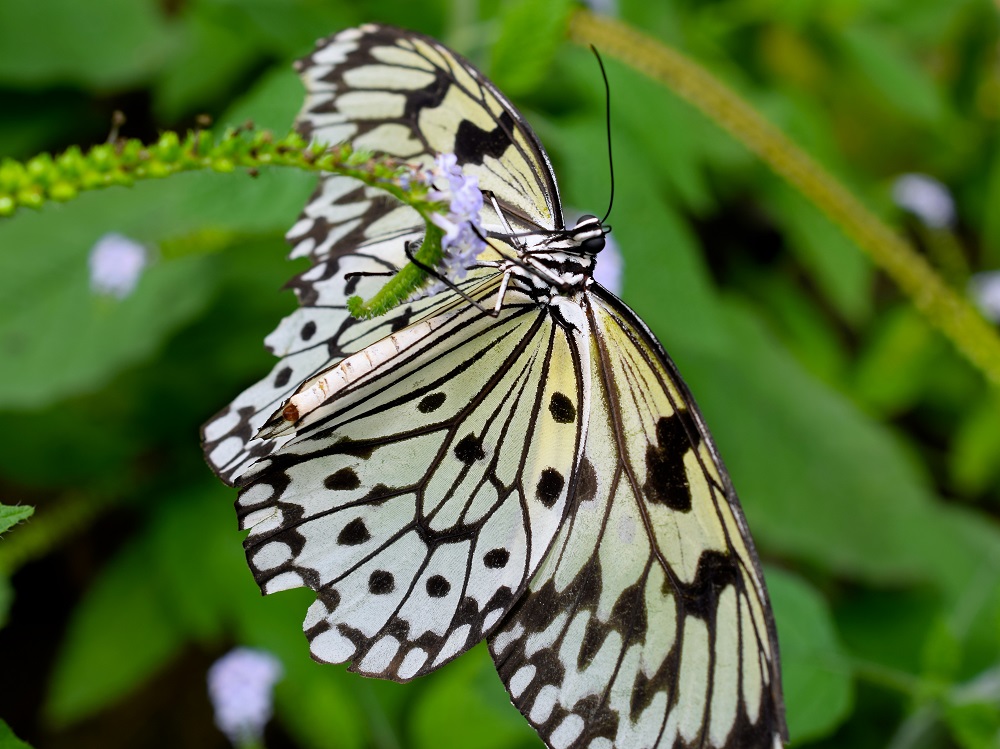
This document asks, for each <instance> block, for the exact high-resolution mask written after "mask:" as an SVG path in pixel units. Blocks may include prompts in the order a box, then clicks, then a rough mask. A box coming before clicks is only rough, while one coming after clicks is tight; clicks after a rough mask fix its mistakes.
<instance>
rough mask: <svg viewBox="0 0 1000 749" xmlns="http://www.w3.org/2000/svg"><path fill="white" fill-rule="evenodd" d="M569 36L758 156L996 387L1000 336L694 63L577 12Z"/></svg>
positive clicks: (824, 174) (617, 25) (895, 237)
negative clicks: (662, 89)
mask: <svg viewBox="0 0 1000 749" xmlns="http://www.w3.org/2000/svg"><path fill="white" fill-rule="evenodd" d="M569 36H570V39H571V40H572V41H573V42H575V43H577V44H580V45H583V46H587V45H590V44H594V45H596V46H597V47H598V48H599V49H600V50H601V53H602V54H605V55H607V56H609V57H613V58H615V59H617V60H619V61H620V62H623V63H625V64H626V65H628V66H629V67H632V68H634V69H635V70H637V71H639V72H641V73H643V74H645V75H647V76H649V77H650V78H652V79H653V80H655V81H657V82H659V83H661V84H663V85H664V86H666V87H667V88H669V89H670V90H671V91H673V92H674V93H675V94H677V95H678V96H680V97H681V98H682V99H684V100H685V101H687V102H688V103H689V104H692V105H693V106H695V107H696V108H697V109H699V110H701V112H702V113H704V114H705V115H707V116H708V117H709V118H710V119H711V120H713V121H714V122H715V123H716V124H717V125H719V126H720V127H722V128H723V129H725V130H726V131H728V132H729V134H730V135H732V136H733V137H734V138H736V139H737V140H738V141H740V142H741V143H743V144H744V145H745V146H746V147H747V148H749V149H750V150H751V151H753V152H754V153H755V154H757V155H758V156H759V157H760V158H761V160H763V161H764V163H765V164H767V165H768V166H769V167H770V168H771V169H772V170H773V171H774V172H775V173H776V174H777V175H779V176H780V177H782V178H783V179H785V180H786V181H787V182H788V183H789V184H790V185H792V187H794V188H795V189H796V190H798V191H799V192H800V193H802V194H803V195H804V196H805V197H806V198H808V199H809V200H811V201H812V202H813V204H814V205H815V206H816V207H817V208H819V210H820V211H822V212H823V214H825V215H826V217H827V218H828V219H829V220H830V221H832V222H833V223H834V224H836V225H837V226H838V227H840V229H841V231H843V232H844V234H846V235H847V237H848V238H849V239H851V240H852V241H853V242H854V243H855V244H856V245H857V246H858V247H859V248H861V250H863V251H864V252H865V253H867V255H868V256H869V257H870V258H871V259H872V260H873V261H874V263H875V264H876V265H877V266H878V267H879V268H881V269H882V270H884V271H885V272H886V274H887V275H888V276H889V277H890V278H891V279H892V280H893V281H894V282H895V283H896V285H897V286H899V288H900V289H901V290H902V291H903V293H904V294H906V295H907V296H908V297H909V298H910V300H911V302H912V303H913V305H914V307H916V309H917V310H918V311H919V312H920V313H921V314H922V315H924V316H925V317H926V318H927V319H928V320H929V321H930V322H931V324H932V325H934V326H935V327H936V328H937V329H938V330H939V331H941V332H942V333H943V334H944V335H945V336H946V337H947V338H948V339H949V340H951V342H952V343H953V344H954V345H955V347H956V348H957V349H958V351H959V352H960V353H961V354H962V355H963V356H964V357H965V358H966V359H967V360H968V361H969V362H970V363H972V364H973V366H975V367H976V368H977V369H979V370H980V371H981V372H983V374H985V375H986V377H987V378H988V379H989V380H990V381H991V382H992V383H993V384H994V385H995V386H1000V336H998V335H997V332H996V331H995V330H994V329H993V327H992V326H991V325H990V324H989V323H988V322H987V321H986V320H984V319H983V317H982V316H981V315H980V314H979V313H978V311H976V309H975V308H974V307H973V306H972V305H971V304H969V303H968V302H967V301H966V300H965V299H963V298H962V297H961V296H959V295H958V294H956V293H955V292H954V291H953V290H952V289H951V288H950V287H949V286H948V284H947V283H945V281H944V280H943V279H942V278H941V277H940V276H939V275H938V274H937V273H936V272H935V271H934V269H933V268H932V267H931V266H930V264H929V263H928V262H927V261H926V260H925V259H924V258H923V257H922V256H921V255H919V254H917V252H916V251H914V249H913V247H912V246H911V245H910V244H909V242H907V241H906V240H905V239H904V238H903V237H902V236H900V235H899V233H897V232H896V231H894V230H893V229H892V228H891V227H889V226H888V225H887V224H886V223H885V222H883V221H882V220H881V219H879V218H878V217H877V216H876V215H875V214H874V213H872V212H871V211H870V210H868V208H866V207H865V206H864V205H863V204H862V203H861V202H860V201H859V200H858V199H857V198H856V197H854V195H852V194H851V192H850V191H849V190H848V189H847V188H846V187H844V186H843V185H842V184H841V183H840V182H838V181H837V180H836V179H835V178H834V177H833V176H832V175H831V174H830V173H829V172H827V171H825V170H824V169H823V168H822V167H821V166H820V165H819V164H818V163H817V162H816V161H815V160H814V159H813V158H812V157H810V156H809V155H808V154H807V153H806V152H805V151H804V150H802V149H801V148H800V147H799V146H797V145H796V144H795V143H794V142H793V141H792V140H791V139H790V138H789V137H788V136H786V135H785V134H784V133H782V132H781V131H780V130H779V129H778V128H777V127H775V126H774V125H773V124H771V123H770V122H768V121H767V120H766V119H764V117H762V116H761V115H760V114H758V112H757V111H756V110H755V109H754V108H753V107H751V106H750V105H749V104H748V103H747V102H746V101H745V100H744V99H742V98H741V97H740V96H738V95H737V94H736V93H735V92H734V91H732V90H731V89H730V88H729V87H727V86H726V85H725V84H724V83H722V82H721V81H720V80H719V79H718V78H716V77H715V76H713V75H712V74H711V73H709V72H708V71H707V70H706V69H705V68H703V67H701V66H700V65H699V64H698V63H696V62H695V61H694V60H691V59H690V58H688V57H686V56H685V55H683V54H682V53H680V52H679V51H677V50H676V49H673V48H671V47H668V46H667V45H665V44H663V43H662V42H660V41H658V40H656V39H653V38H652V37H650V36H647V35H645V34H643V33H641V32H639V31H636V30H635V29H632V28H630V27H629V26H627V25H625V24H623V23H621V22H619V21H616V20H614V19H610V18H606V17H602V16H597V15H595V14H593V13H590V12H589V11H585V10H579V11H577V12H576V13H574V15H573V16H572V17H571V19H570V25H569Z"/></svg>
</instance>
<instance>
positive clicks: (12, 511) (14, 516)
mask: <svg viewBox="0 0 1000 749" xmlns="http://www.w3.org/2000/svg"><path fill="white" fill-rule="evenodd" d="M34 513H35V508H34V507H30V506H28V505H16V506H13V507H12V506H10V505H0V533H3V532H4V531H7V530H10V529H11V528H13V527H14V526H15V525H17V524H18V523H20V522H21V521H22V520H27V519H28V518H30V517H31V516H32V515H33V514H34Z"/></svg>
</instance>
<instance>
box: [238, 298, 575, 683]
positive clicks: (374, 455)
mask: <svg viewBox="0 0 1000 749" xmlns="http://www.w3.org/2000/svg"><path fill="white" fill-rule="evenodd" d="M495 284H496V279H494V281H493V286H492V290H493V291H495ZM519 297H520V300H521V301H520V302H519V301H518V299H519ZM358 356H362V357H364V358H365V360H366V361H367V362H368V363H369V364H370V365H371V368H370V369H367V370H366V371H365V372H364V373H363V374H361V375H360V376H358V377H357V378H356V379H355V380H353V381H351V382H349V383H347V384H346V385H344V387H343V388H342V389H341V390H340V391H339V392H337V393H335V394H333V395H332V397H330V398H329V399H328V400H327V401H326V402H325V403H324V404H323V406H322V407H321V408H320V409H318V410H317V411H315V412H313V413H312V414H310V415H309V416H308V417H303V419H302V420H301V421H300V422H299V423H297V424H296V425H295V431H294V436H293V437H292V438H291V439H290V440H288V441H287V442H286V443H285V444H283V445H282V446H281V449H280V450H278V451H276V452H275V453H274V454H273V455H270V456H267V457H264V458H261V459H260V460H259V461H258V462H257V463H256V464H255V465H254V466H253V467H252V468H251V469H249V470H248V471H247V473H246V474H244V476H243V478H242V479H241V480H240V483H241V485H242V491H241V494H240V498H239V500H238V503H237V507H238V511H239V514H240V517H241V525H242V527H244V528H247V529H249V531H250V534H249V536H248V537H247V540H246V550H247V558H248V560H249V562H250V565H251V568H252V569H253V571H254V575H255V577H256V578H257V581H258V583H259V584H260V586H261V589H262V590H263V591H264V592H265V593H271V592H275V591H277V590H284V589H287V588H291V587H301V586H308V587H311V588H313V589H314V590H316V591H317V593H318V595H317V600H316V602H315V603H314V604H313V606H312V607H311V608H310V610H309V613H308V615H307V618H306V622H305V628H306V633H307V636H308V637H309V639H310V642H311V649H312V652H313V655H314V657H316V658H317V659H319V660H322V661H326V662H334V663H341V662H345V661H348V660H350V661H352V669H354V670H357V671H360V672H362V673H364V674H367V675H370V676H381V677H384V678H391V679H397V680H408V679H411V678H413V677H415V676H418V675H420V674H423V673H426V672H427V671H429V670H431V669H433V668H437V667H438V666H440V665H441V664H443V663H445V662H447V661H448V660H450V659H451V658H453V657H455V656H456V655H458V654H459V653H461V652H464V651H465V650H466V649H468V648H469V647H471V646H472V645H474V644H475V643H476V642H478V641H479V640H481V639H482V638H483V637H484V636H485V635H486V634H488V633H489V632H490V631H491V630H492V629H493V628H494V627H495V626H496V625H497V624H498V623H499V622H500V621H501V619H502V618H503V617H504V616H505V615H506V613H507V611H508V610H509V609H510V607H511V606H512V605H513V603H514V601H515V600H516V599H517V598H518V597H519V596H520V594H521V593H522V592H523V590H524V588H525V587H526V586H527V583H528V580H529V579H530V577H531V575H532V574H533V573H534V571H535V570H536V569H537V568H538V566H539V564H540V563H541V561H542V559H543V557H544V555H545V553H546V552H547V550H548V548H549V546H550V545H551V542H552V539H553V538H554V537H555V534H556V531H557V530H558V528H559V526H560V524H561V523H562V520H563V516H564V514H565V509H566V498H567V496H568V495H569V494H570V490H571V485H570V481H569V479H570V476H571V473H572V469H573V464H574V461H575V459H576V455H577V452H578V450H579V448H580V445H581V444H582V443H581V439H582V437H581V435H582V433H583V430H584V428H585V423H584V421H583V420H582V419H583V415H584V414H586V413H587V409H586V405H585V404H586V400H587V398H588V394H587V392H585V391H584V390H582V389H581V386H580V385H581V382H582V379H583V373H582V371H581V369H580V368H581V366H583V365H582V364H581V363H580V360H579V341H577V340H575V339H574V338H573V334H572V333H571V332H569V331H568V330H567V329H566V328H564V327H562V326H561V325H559V324H556V323H555V322H554V317H553V315H551V314H550V313H549V312H548V311H547V310H545V309H544V308H539V307H538V306H537V305H535V304H534V303H533V302H532V301H531V300H530V299H527V298H526V297H523V296H521V295H519V294H517V293H511V294H510V295H509V297H508V304H506V305H505V306H504V308H503V311H502V313H501V314H500V315H499V316H498V317H497V318H495V319H494V318H493V317H491V316H489V315H484V314H483V313H481V312H479V311H478V310H476V309H475V308H474V307H470V306H468V305H465V304H463V305H461V306H460V307H458V308H457V311H456V309H454V308H453V309H452V310H451V311H449V312H445V313H442V314H440V315H438V316H437V317H431V318H427V319H425V320H424V321H421V322H418V323H414V324H413V325H412V326H411V327H410V328H407V329H403V330H402V331H400V332H399V334H398V335H397V336H394V340H393V339H390V340H388V341H384V342H383V343H382V344H380V345H377V346H373V347H369V348H368V349H365V351H364V352H362V354H359V355H358ZM351 362H352V360H351V359H348V360H345V364H351ZM351 369H352V370H353V371H361V370H360V368H358V367H353V366H352V367H351ZM533 436H534V437H536V438H540V439H536V438H533Z"/></svg>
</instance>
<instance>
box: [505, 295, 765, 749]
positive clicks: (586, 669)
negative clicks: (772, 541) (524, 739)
mask: <svg viewBox="0 0 1000 749" xmlns="http://www.w3.org/2000/svg"><path fill="white" fill-rule="evenodd" d="M587 304H588V318H589V325H590V330H591V334H592V341H593V349H592V357H591V362H592V364H591V370H590V375H591V404H592V406H591V414H590V419H589V424H588V429H587V436H586V443H585V446H584V451H583V456H582V458H581V461H580V464H579V467H578V478H577V481H576V490H575V494H574V496H573V498H572V500H571V501H572V504H571V508H570V513H569V515H568V517H567V521H566V524H565V525H564V527H563V528H562V529H561V531H560V533H559V536H558V537H557V539H556V541H555V543H554V544H553V547H552V550H551V551H550V553H549V555H548V557H547V558H546V560H545V561H544V563H543V564H542V567H541V568H540V570H539V571H538V573H537V574H536V575H535V578H534V579H533V580H532V582H531V586H530V590H529V593H528V594H527V595H526V596H525V597H524V598H523V599H522V600H521V601H520V602H519V603H518V604H517V606H516V607H515V609H514V610H513V611H512V613H511V615H510V617H509V618H508V619H507V620H506V621H505V622H504V624H503V626H502V628H501V629H500V630H499V631H498V632H497V633H496V634H494V635H493V636H492V637H491V640H490V645H491V650H492V652H493V655H494V659H495V660H496V662H497V668H498V670H499V672H500V675H501V677H502V678H503V680H504V682H505V683H506V684H507V687H508V690H509V691H510V693H511V696H512V698H513V700H514V703H515V704H516V705H517V706H518V707H519V708H520V709H521V711H522V712H523V713H524V715H525V716H526V717H527V718H528V720H529V721H531V723H532V724H533V725H534V726H535V727H536V728H537V729H538V731H539V733H540V735H541V736H542V737H543V738H544V739H545V740H546V742H547V743H548V745H549V746H551V747H553V748H554V749H567V748H568V747H574V748H576V747H593V748H595V749H611V748H612V747H618V748H620V749H626V748H628V749H644V748H646V749H653V748H654V747H655V748H658V749H673V748H674V747H683V746H704V747H727V748H733V749H735V748H736V747H740V748H741V749H749V748H751V747H768V748H770V747H774V746H780V745H781V734H782V731H783V728H782V717H781V709H782V708H781V691H780V686H779V681H778V679H779V671H778V662H777V650H776V646H775V642H776V640H775V634H774V625H773V622H772V620H771V616H770V613H769V612H770V609H769V606H768V603H767V596H766V593H765V590H764V586H763V578H762V576H761V573H760V569H759V566H758V565H757V562H756V555H755V552H754V551H753V546H752V543H751V541H750V539H749V536H748V535H747V532H746V528H745V523H744V521H743V517H742V513H741V512H740V509H739V507H738V505H737V504H736V500H735V495H734V494H733V492H732V488H731V487H730V485H729V482H728V479H727V478H726V477H725V473H724V470H723V468H722V467H721V464H720V463H719V462H718V458H717V456H716V453H715V449H714V447H713V446H712V444H711V442H710V438H709V436H708V434H707V432H706V431H705V429H704V427H703V424H702V422H701V418H700V416H699V415H698V414H697V411H696V409H695V407H694V404H693V402H692V401H691V399H690V396H689V394H688V393H687V390H686V388H684V386H683V385H682V384H681V383H680V380H679V379H678V378H677V377H676V375H675V373H674V370H673V367H672V365H671V364H669V361H668V360H667V359H666V356H665V354H663V353H662V351H661V350H660V348H659V346H658V344H656V343H655V341H654V340H653V339H652V338H651V336H650V335H649V334H648V331H647V330H646V329H645V327H644V326H642V324H641V323H639V322H638V320H637V318H635V317H634V315H633V314H632V313H631V312H630V311H629V310H627V309H626V308H625V307H624V305H622V304H621V303H620V302H618V300H615V299H614V298H613V297H610V295H606V292H600V296H599V295H598V294H591V295H590V296H589V300H588V303H587Z"/></svg>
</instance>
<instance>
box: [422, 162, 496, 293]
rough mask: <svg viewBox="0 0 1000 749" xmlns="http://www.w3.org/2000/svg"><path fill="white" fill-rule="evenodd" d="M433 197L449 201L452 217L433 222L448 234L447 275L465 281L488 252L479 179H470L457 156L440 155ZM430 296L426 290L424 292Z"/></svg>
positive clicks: (445, 241) (433, 177)
mask: <svg viewBox="0 0 1000 749" xmlns="http://www.w3.org/2000/svg"><path fill="white" fill-rule="evenodd" d="M430 178H431V182H430V184H431V187H432V188H433V189H432V191H431V194H430V197H431V198H432V199H433V200H442V201H444V200H447V201H448V214H447V215H446V216H442V215H441V214H435V215H434V216H432V218H431V220H432V221H433V222H434V223H435V224H436V225H437V226H438V227H440V228H441V229H443V230H444V236H443V237H442V239H441V249H442V250H444V260H443V266H444V273H445V275H446V276H448V277H449V278H452V279H453V280H459V281H460V280H462V279H463V278H465V276H466V274H467V273H468V269H469V267H470V266H471V265H473V264H474V263H475V262H476V257H477V256H478V255H479V253H481V252H482V251H483V250H485V249H486V242H485V241H484V240H483V228H482V223H481V218H480V215H479V213H480V211H481V210H482V208H483V193H482V191H481V190H480V189H479V179H478V177H475V176H466V175H465V174H463V173H462V168H461V167H460V166H459V165H458V158H457V157H456V156H455V154H453V153H443V154H439V155H438V157H437V158H436V159H435V161H434V167H433V168H432V169H431V170H430ZM424 293H425V294H426V293H427V292H426V290H425V291H424Z"/></svg>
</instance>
